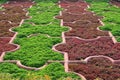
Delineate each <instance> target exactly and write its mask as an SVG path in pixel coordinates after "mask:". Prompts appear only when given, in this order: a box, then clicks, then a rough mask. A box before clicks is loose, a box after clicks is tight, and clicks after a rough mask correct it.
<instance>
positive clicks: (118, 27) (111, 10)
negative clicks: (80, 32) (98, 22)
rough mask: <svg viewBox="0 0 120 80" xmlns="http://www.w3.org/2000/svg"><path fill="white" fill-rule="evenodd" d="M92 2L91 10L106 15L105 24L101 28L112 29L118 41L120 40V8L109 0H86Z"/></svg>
mask: <svg viewBox="0 0 120 80" xmlns="http://www.w3.org/2000/svg"><path fill="white" fill-rule="evenodd" d="M86 1H87V2H88V3H90V8H89V10H91V11H94V12H95V13H96V14H97V15H100V16H104V18H103V19H102V21H103V22H104V24H105V25H104V26H101V27H100V29H101V30H105V31H111V32H112V34H113V35H114V36H115V37H116V39H117V41H120V19H119V17H120V8H118V7H116V6H114V5H112V4H110V3H109V0H86Z"/></svg>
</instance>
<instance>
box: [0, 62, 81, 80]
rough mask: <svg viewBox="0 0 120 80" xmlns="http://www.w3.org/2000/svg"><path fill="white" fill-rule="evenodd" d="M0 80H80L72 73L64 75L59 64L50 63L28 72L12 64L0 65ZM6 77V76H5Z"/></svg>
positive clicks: (62, 68)
mask: <svg viewBox="0 0 120 80" xmlns="http://www.w3.org/2000/svg"><path fill="white" fill-rule="evenodd" d="M0 72H2V73H0V80H62V79H64V78H66V79H65V80H67V77H69V76H70V77H71V78H72V80H81V79H80V78H79V77H78V76H76V75H75V74H72V73H65V72H64V67H63V65H62V64H60V63H51V64H50V65H48V66H47V67H45V68H44V69H42V70H39V71H28V70H25V69H21V68H19V67H17V66H16V65H15V64H12V63H1V64H0ZM5 75H7V76H5Z"/></svg>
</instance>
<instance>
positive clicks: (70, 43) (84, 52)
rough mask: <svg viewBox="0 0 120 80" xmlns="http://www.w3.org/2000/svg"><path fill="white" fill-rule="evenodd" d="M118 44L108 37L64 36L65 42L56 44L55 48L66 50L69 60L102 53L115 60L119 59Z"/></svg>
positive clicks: (119, 49)
mask: <svg viewBox="0 0 120 80" xmlns="http://www.w3.org/2000/svg"><path fill="white" fill-rule="evenodd" d="M119 46H120V44H119V43H117V44H114V43H113V41H112V39H111V38H110V37H102V38H98V39H95V40H82V39H78V38H66V44H61V45H58V46H56V49H57V50H59V51H62V52H67V53H68V56H69V59H70V60H82V59H85V58H87V57H89V56H96V55H104V56H108V57H111V58H113V59H115V60H118V59H120V47H119Z"/></svg>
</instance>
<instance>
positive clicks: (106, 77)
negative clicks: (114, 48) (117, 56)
mask: <svg viewBox="0 0 120 80" xmlns="http://www.w3.org/2000/svg"><path fill="white" fill-rule="evenodd" d="M119 67H120V65H119V64H114V63H112V62H111V61H110V60H109V59H107V58H102V57H99V58H98V57H97V58H91V59H89V60H88V62H87V63H72V64H69V70H70V71H74V72H77V73H79V74H81V75H83V76H84V77H85V78H86V79H87V80H119V79H120V68H119Z"/></svg>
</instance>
